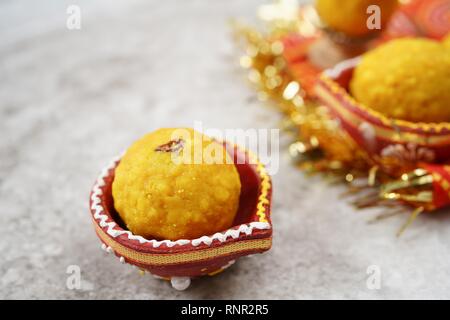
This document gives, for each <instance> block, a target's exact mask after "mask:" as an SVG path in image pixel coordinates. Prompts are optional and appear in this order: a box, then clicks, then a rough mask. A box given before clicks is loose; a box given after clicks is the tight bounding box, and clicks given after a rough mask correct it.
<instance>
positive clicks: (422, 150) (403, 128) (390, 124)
mask: <svg viewBox="0 0 450 320" xmlns="http://www.w3.org/2000/svg"><path fill="white" fill-rule="evenodd" d="M359 61H360V58H355V59H351V60H346V61H344V62H342V63H339V64H338V65H336V66H335V67H333V68H331V69H328V70H326V71H325V72H323V73H322V74H321V75H320V77H319V79H318V81H317V84H316V87H315V93H316V95H317V97H318V98H319V99H320V100H321V102H322V103H323V104H324V105H325V106H327V107H328V108H329V110H330V112H331V115H332V116H333V117H335V118H337V119H338V120H339V122H340V125H341V127H342V128H343V129H344V130H345V131H346V132H347V133H348V134H349V136H350V137H351V138H353V140H354V141H355V142H356V143H357V144H358V145H359V146H360V147H361V148H362V149H363V150H365V151H366V152H367V154H368V155H369V156H370V157H371V158H372V159H373V160H374V161H376V162H379V163H382V162H383V159H385V158H397V159H398V160H399V161H406V162H428V163H441V162H446V161H448V160H450V123H418V122H409V121H404V120H399V119H392V118H389V117H386V116H384V115H383V114H381V113H379V112H377V111H375V110H373V109H371V108H370V107H369V106H365V105H363V104H361V103H358V102H357V101H356V100H355V99H354V98H353V97H352V96H351V95H350V93H349V91H348V87H349V82H350V80H351V78H352V75H353V70H354V68H355V67H356V65H357V64H358V63H359ZM449 103H450V102H449Z"/></svg>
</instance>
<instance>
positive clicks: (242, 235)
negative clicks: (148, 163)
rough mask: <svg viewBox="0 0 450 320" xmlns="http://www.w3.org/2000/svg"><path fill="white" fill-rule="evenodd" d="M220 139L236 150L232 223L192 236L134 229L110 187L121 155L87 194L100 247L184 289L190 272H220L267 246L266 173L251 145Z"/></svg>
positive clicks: (268, 202)
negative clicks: (152, 235) (146, 234)
mask: <svg viewBox="0 0 450 320" xmlns="http://www.w3.org/2000/svg"><path fill="white" fill-rule="evenodd" d="M224 145H225V146H226V148H227V150H228V151H229V153H230V154H233V155H234V163H235V165H236V168H237V170H238V173H239V176H240V180H241V185H242V187H241V195H240V200H239V209H238V212H237V215H236V218H235V220H234V223H233V227H231V228H230V229H228V230H223V231H222V232H218V233H215V234H212V235H205V236H202V237H200V238H198V239H193V240H177V241H170V240H161V239H158V240H156V239H145V238H143V237H141V236H139V235H134V234H132V233H131V232H130V231H128V230H126V228H125V227H124V224H123V222H122V221H121V220H120V217H119V215H118V214H117V212H116V210H115V209H114V200H113V197H112V192H111V188H112V183H113V180H114V173H115V168H116V167H117V165H118V164H119V162H120V158H119V159H116V160H114V161H112V162H111V164H110V165H109V166H107V167H106V168H105V169H104V170H103V171H102V172H101V174H100V176H99V177H98V179H97V181H96V183H95V185H94V187H93V189H92V191H91V195H90V208H91V214H92V221H93V223H94V226H95V231H96V233H97V236H98V237H99V239H100V241H101V242H102V249H103V250H105V251H107V252H108V253H113V254H114V255H115V256H116V257H118V259H119V261H120V262H121V263H128V264H131V265H134V266H136V267H138V268H139V269H140V270H141V271H143V272H144V271H148V272H150V273H151V274H153V275H154V276H156V277H158V278H163V279H165V280H170V281H171V283H172V286H173V287H174V288H176V289H179V290H184V289H186V288H187V287H188V286H189V285H190V282H191V278H195V277H200V276H205V275H209V276H212V275H215V274H218V273H220V272H221V271H223V270H224V269H226V268H227V267H229V266H231V265H232V264H233V263H234V262H235V260H236V259H237V258H239V257H242V256H246V255H250V254H255V253H262V252H265V251H267V250H269V249H270V248H271V245H272V223H271V219H270V206H271V194H272V185H271V180H270V176H269V175H268V174H267V172H266V169H265V167H264V166H263V165H262V164H261V163H260V162H259V161H258V159H257V158H256V157H255V156H254V155H253V154H251V153H250V152H249V151H247V150H242V149H240V148H239V147H237V146H234V145H230V144H228V143H224ZM231 151H232V152H231Z"/></svg>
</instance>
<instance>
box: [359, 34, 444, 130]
mask: <svg viewBox="0 0 450 320" xmlns="http://www.w3.org/2000/svg"><path fill="white" fill-rule="evenodd" d="M350 91H351V93H352V95H353V96H354V98H355V99H356V100H357V101H359V102H361V103H362V104H364V105H366V106H367V107H369V108H372V109H374V110H376V111H379V112H380V113H382V114H384V115H385V116H388V117H390V118H394V119H403V120H408V121H412V122H448V121H450V54H448V51H447V50H446V49H445V48H444V46H443V45H442V44H441V43H440V42H437V41H433V40H428V39H421V38H403V39H397V40H392V41H390V42H388V43H386V44H383V45H381V46H380V47H378V48H376V49H374V50H372V51H369V52H368V53H366V54H365V55H364V56H363V58H362V60H361V62H360V63H359V65H358V66H357V67H356V69H355V71H354V74H353V77H352V80H351V82H350Z"/></svg>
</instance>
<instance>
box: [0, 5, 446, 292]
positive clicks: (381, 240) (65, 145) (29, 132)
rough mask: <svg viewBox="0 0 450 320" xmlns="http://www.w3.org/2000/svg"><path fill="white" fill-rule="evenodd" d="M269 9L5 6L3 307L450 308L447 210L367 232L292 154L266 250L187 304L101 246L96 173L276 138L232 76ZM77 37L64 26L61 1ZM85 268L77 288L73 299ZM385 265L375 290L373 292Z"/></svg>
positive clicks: (272, 116) (263, 112)
mask: <svg viewBox="0 0 450 320" xmlns="http://www.w3.org/2000/svg"><path fill="white" fill-rule="evenodd" d="M262 2H263V1H256V0H252V1H245V2H244V1H239V0H233V1H207V0H203V1H177V2H175V1H173V0H172V1H164V2H162V1H161V2H155V1H106V0H101V1H95V5H94V4H92V3H91V1H87V0H86V1H61V0H58V1H57V0H54V1H39V2H38V1H24V0H17V1H12V0H10V1H3V2H1V3H0V25H1V27H0V39H1V41H0V83H1V86H0V114H1V116H0V128H1V129H0V132H1V135H0V159H1V162H0V252H1V258H0V298H7V299H15V298H31V299H35V298H56V299H79V298H88V299H101V298H107V299H110V298H111V299H117V298H125V299H154V298H162V299H167V298H182V299H184V298H193V299H197V298H199V299H202V298H246V299H257V298H275V299H278V298H369V299H372V298H450V214H449V212H440V213H435V214H432V215H424V216H421V217H419V219H418V221H417V222H416V223H415V224H414V225H413V226H412V227H411V228H410V229H409V230H408V231H407V233H406V234H405V235H404V236H403V237H402V238H401V239H396V237H395V232H396V230H397V229H398V227H399V226H400V225H401V224H402V223H403V222H404V220H405V219H406V215H400V216H396V217H393V218H390V219H387V220H384V221H382V222H379V223H377V224H368V223H367V221H368V220H369V219H370V218H372V217H373V216H375V215H376V214H378V213H379V211H377V210H369V211H356V210H354V209H353V208H352V207H351V206H349V205H348V204H347V203H346V202H345V201H343V200H341V199H339V194H340V193H341V192H343V191H344V189H343V187H340V186H329V185H327V183H326V182H325V181H323V179H321V178H320V177H312V178H309V177H306V176H304V175H303V174H302V173H301V172H300V171H298V170H296V169H295V168H294V167H293V166H291V164H290V162H289V159H288V156H287V155H286V153H285V152H282V153H281V168H280V171H279V172H278V174H276V175H275V176H274V177H273V179H274V189H275V193H274V205H273V220H274V226H275V232H274V244H273V249H272V250H271V251H270V252H269V253H267V254H264V255H258V256H254V257H248V258H244V259H242V260H240V261H239V262H238V263H237V264H236V265H234V266H233V267H232V268H230V269H229V270H228V271H227V272H224V273H223V274H221V275H218V276H216V277H211V278H204V279H199V280H196V281H194V282H193V284H192V286H191V288H190V289H189V290H187V291H185V292H176V291H174V290H173V289H171V288H170V286H169V284H168V283H165V282H163V281H159V280H156V279H154V278H152V277H150V276H144V277H143V276H140V275H139V274H138V272H137V271H136V270H134V269H132V268H131V267H130V266H128V265H122V264H120V263H118V261H117V259H115V258H113V257H112V256H105V255H104V254H103V252H102V251H101V250H100V246H99V241H98V240H97V238H96V236H95V234H94V231H93V228H92V226H91V221H90V218H89V213H88V193H89V190H90V188H91V186H92V183H93V181H94V179H95V178H96V176H97V174H98V172H99V170H100V169H101V168H102V167H103V166H104V165H105V164H106V163H107V162H108V161H109V160H110V158H111V157H113V156H114V155H116V154H117V153H118V152H119V151H121V150H123V149H124V148H126V147H127V146H128V145H129V144H130V143H131V142H132V141H133V140H134V139H136V138H138V137H139V136H141V135H142V134H144V133H146V132H148V131H151V130H153V129H155V128H158V127H162V126H181V125H185V126H192V125H193V122H194V120H201V121H203V123H204V126H205V127H217V128H223V129H225V128H255V127H256V128H273V127H276V126H277V121H278V115H277V113H276V112H275V111H274V110H272V109H270V108H265V107H263V106H262V105H261V103H259V102H257V100H256V99H255V98H254V93H253V91H252V90H251V89H250V88H249V87H248V86H246V84H245V81H244V79H243V73H242V72H241V70H239V69H238V68H237V65H236V59H235V58H236V57H237V52H236V51H235V49H234V47H233V43H232V41H231V39H230V37H229V28H228V25H227V19H228V18H230V17H243V18H245V19H246V20H251V19H253V18H254V15H255V9H256V7H257V6H258V5H259V4H260V3H262ZM71 3H78V4H79V5H80V6H81V9H82V29H81V30H78V31H69V30H67V29H66V27H65V19H66V13H65V11H66V8H67V5H68V4H71ZM69 265H78V266H80V268H81V271H82V288H81V290H69V289H67V288H66V279H67V276H68V275H67V274H66V269H67V267H68V266H69ZM369 265H378V266H379V267H380V270H381V275H382V283H381V288H380V289H379V290H369V289H368V288H367V286H366V279H367V276H368V275H367V274H366V269H367V267H368V266H369Z"/></svg>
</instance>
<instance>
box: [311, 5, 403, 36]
mask: <svg viewBox="0 0 450 320" xmlns="http://www.w3.org/2000/svg"><path fill="white" fill-rule="evenodd" d="M371 5H376V6H378V7H379V8H380V11H379V12H380V27H381V28H383V27H384V26H385V25H386V23H387V22H388V21H389V19H390V17H391V16H392V14H393V13H394V11H395V9H396V8H397V5H398V1H397V0H345V1H343V0H316V10H317V13H318V14H319V16H320V18H321V19H322V21H323V22H324V23H325V24H326V25H327V26H328V27H330V28H331V29H333V30H334V31H339V32H342V33H345V34H346V35H348V36H350V37H362V36H365V35H368V34H371V33H373V32H376V31H378V29H369V28H368V26H367V20H368V18H369V17H370V14H369V13H368V10H367V9H368V7H369V6H371Z"/></svg>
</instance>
